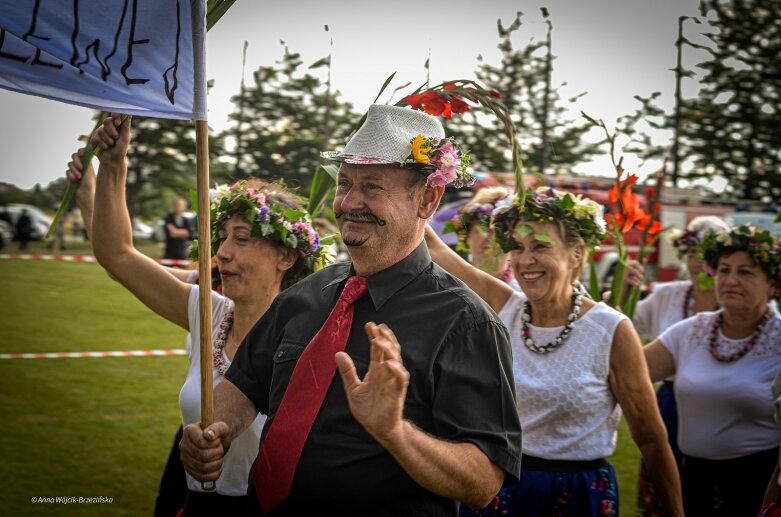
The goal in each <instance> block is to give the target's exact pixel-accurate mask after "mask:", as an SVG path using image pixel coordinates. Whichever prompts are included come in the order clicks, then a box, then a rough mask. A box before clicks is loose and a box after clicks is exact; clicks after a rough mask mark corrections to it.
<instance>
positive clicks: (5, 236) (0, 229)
mask: <svg viewBox="0 0 781 517" xmlns="http://www.w3.org/2000/svg"><path fill="white" fill-rule="evenodd" d="M12 240H14V229H13V228H11V225H10V224H8V222H6V221H0V249H3V248H4V247H6V246H8V244H10V243H11V241H12Z"/></svg>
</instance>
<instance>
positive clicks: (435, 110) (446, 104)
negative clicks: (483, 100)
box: [404, 83, 469, 118]
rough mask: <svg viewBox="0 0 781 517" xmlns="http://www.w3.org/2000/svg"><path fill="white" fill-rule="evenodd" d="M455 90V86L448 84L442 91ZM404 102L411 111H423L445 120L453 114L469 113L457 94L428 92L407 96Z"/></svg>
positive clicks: (467, 107) (466, 105)
mask: <svg viewBox="0 0 781 517" xmlns="http://www.w3.org/2000/svg"><path fill="white" fill-rule="evenodd" d="M455 88H457V85H455V84H453V83H450V84H446V85H445V86H444V88H443V91H450V90H453V89H455ZM404 102H406V103H407V104H408V105H409V106H411V107H412V108H413V109H416V110H419V111H424V112H426V113H428V114H429V115H434V116H435V117H436V116H439V115H442V116H443V117H445V118H450V117H452V116H453V113H465V112H467V111H469V105H468V104H467V103H466V102H464V101H463V100H461V97H460V96H459V95H458V94H457V93H453V94H445V95H443V94H441V93H439V92H437V91H435V90H428V91H425V92H423V93H418V94H413V95H408V96H407V97H406V98H405V99H404Z"/></svg>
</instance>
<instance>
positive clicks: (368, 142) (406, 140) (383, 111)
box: [322, 104, 445, 170]
mask: <svg viewBox="0 0 781 517" xmlns="http://www.w3.org/2000/svg"><path fill="white" fill-rule="evenodd" d="M418 135H423V136H424V137H426V138H436V139H438V140H439V139H442V138H445V130H444V128H443V127H442V124H441V123H440V122H439V120H437V119H436V118H435V117H432V116H431V115H427V114H426V113H423V112H422V111H417V110H413V109H409V108H399V107H397V106H386V105H383V104H372V105H371V106H369V113H368V115H367V116H366V121H365V122H364V123H363V125H362V126H361V128H360V129H359V130H358V131H356V132H355V134H354V135H353V136H352V138H350V140H349V142H347V145H346V146H344V149H343V150H341V151H330V152H325V153H322V157H323V158H326V159H328V160H334V161H337V162H346V163H355V164H362V165H367V164H395V165H399V166H405V162H406V161H407V157H408V156H409V154H410V142H411V141H412V140H413V139H414V138H415V137H416V136H418ZM408 165H412V164H407V166H408ZM414 165H415V168H416V169H431V170H434V168H435V167H434V166H433V165H429V166H427V167H426V166H423V164H417V163H416V164H414Z"/></svg>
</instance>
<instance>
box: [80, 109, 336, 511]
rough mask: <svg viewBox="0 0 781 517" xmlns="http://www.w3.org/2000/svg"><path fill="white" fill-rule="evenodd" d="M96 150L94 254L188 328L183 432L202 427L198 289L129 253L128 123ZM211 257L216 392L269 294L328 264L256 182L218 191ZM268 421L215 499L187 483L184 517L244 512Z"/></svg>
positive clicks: (244, 437)
mask: <svg viewBox="0 0 781 517" xmlns="http://www.w3.org/2000/svg"><path fill="white" fill-rule="evenodd" d="M92 144H93V146H95V147H96V148H100V149H102V150H103V152H102V154H101V155H100V168H99V170H98V177H97V182H96V190H95V204H94V214H93V218H92V237H93V250H94V252H95V257H96V258H97V259H98V261H99V262H100V264H101V265H102V266H103V267H104V268H106V270H107V271H108V272H109V273H110V274H111V275H112V276H113V277H114V278H115V279H116V280H117V281H119V282H120V283H121V284H122V285H124V286H125V287H126V288H127V289H128V290H130V291H131V292H132V293H133V294H134V295H135V296H136V297H137V298H138V299H139V300H141V301H142V302H143V303H144V304H146V305H147V306H148V307H149V308H150V309H152V310H153V311H155V312H157V313H158V314H159V315H161V316H163V317H164V318H166V319H168V320H169V321H171V322H173V323H176V324H177V325H179V326H181V327H183V328H185V329H187V330H188V331H189V332H190V335H191V337H192V339H191V340H190V342H191V345H192V349H191V350H188V357H189V359H190V370H189V372H188V376H187V379H186V380H185V383H184V386H183V387H182V391H181V393H180V397H179V401H180V406H181V410H182V420H183V423H184V425H188V424H191V423H193V422H199V421H200V420H201V415H200V350H199V344H200V334H199V332H200V331H199V321H200V315H199V303H198V299H199V298H198V293H199V286H197V285H192V284H189V283H186V282H184V281H182V280H180V279H179V278H177V277H175V276H174V275H173V274H171V273H170V272H169V271H167V270H166V269H165V268H163V267H162V266H161V265H159V264H158V263H157V262H155V261H154V260H152V259H150V258H148V257H146V256H145V255H143V254H141V253H140V252H139V251H137V250H136V249H135V248H134V247H133V241H132V233H131V230H130V221H129V217H128V213H127V206H126V203H125V179H126V176H127V164H126V161H125V156H126V153H127V150H128V146H129V144H130V117H128V119H127V120H126V121H125V122H124V123H121V122H120V118H119V117H118V116H117V115H113V116H112V117H111V118H109V119H107V120H106V121H105V122H104V124H103V126H101V128H100V129H99V130H98V131H96V132H95V133H94V134H93V137H92ZM210 212H211V213H210V220H211V226H212V242H211V248H212V255H213V256H216V258H217V263H218V266H219V271H220V277H221V279H222V286H223V293H224V296H223V295H220V294H217V293H215V292H214V291H211V293H212V342H213V349H212V355H213V358H214V359H213V375H214V384H215V385H216V384H218V383H220V382H221V381H222V379H223V374H224V373H225V371H226V370H227V368H228V366H229V365H230V363H231V361H232V359H233V357H234V354H235V353H236V351H237V349H238V347H239V345H240V344H241V342H242V340H243V339H244V336H245V335H246V334H247V332H248V331H249V330H250V328H252V326H253V325H254V324H255V322H256V321H257V320H258V319H259V318H260V317H261V316H262V315H263V314H264V313H265V312H266V310H267V309H268V307H269V306H270V305H271V302H272V301H273V300H274V298H275V297H276V295H277V294H278V293H279V292H280V291H281V290H283V289H285V288H286V287H287V286H289V285H291V284H293V283H295V282H296V281H298V280H300V279H301V278H303V277H305V276H306V275H308V274H309V273H311V272H313V271H314V270H316V269H318V268H320V267H322V266H323V265H324V264H325V262H326V259H327V255H326V254H325V252H324V248H322V247H321V246H320V240H319V236H318V234H317V232H316V231H315V230H314V229H313V228H312V226H311V224H310V222H309V215H308V214H307V213H306V211H305V210H304V209H303V208H302V207H301V204H300V203H299V202H298V200H297V199H296V198H295V196H293V195H292V194H291V193H290V192H288V191H287V190H285V189H284V188H283V187H282V186H280V185H276V184H272V183H265V182H261V181H258V180H253V181H239V182H236V183H234V184H233V185H231V186H227V185H221V186H219V187H217V189H216V192H215V195H214V199H213V200H212V203H211V211H210ZM264 421H265V417H264V416H262V415H258V416H257V418H256V419H255V421H254V422H253V424H252V425H251V426H250V427H249V428H248V429H247V430H246V431H245V432H244V433H242V434H241V435H239V436H238V437H237V438H236V439H235V440H234V441H233V442H232V444H231V448H230V450H229V451H228V453H227V454H226V456H225V458H224V461H223V472H222V475H221V476H220V478H219V479H218V480H217V481H216V483H215V486H216V490H215V491H214V492H206V491H204V490H203V488H202V487H201V483H199V482H198V481H196V480H195V479H193V478H191V477H189V476H188V480H187V484H188V489H189V490H188V495H187V501H186V504H185V508H184V514H185V515H235V514H238V513H241V512H242V511H243V510H244V508H245V505H246V493H247V484H248V481H247V479H248V474H249V471H250V467H251V465H252V462H253V461H254V459H255V457H256V456H257V450H258V449H257V447H258V442H259V439H260V433H261V430H262V428H263V423H264Z"/></svg>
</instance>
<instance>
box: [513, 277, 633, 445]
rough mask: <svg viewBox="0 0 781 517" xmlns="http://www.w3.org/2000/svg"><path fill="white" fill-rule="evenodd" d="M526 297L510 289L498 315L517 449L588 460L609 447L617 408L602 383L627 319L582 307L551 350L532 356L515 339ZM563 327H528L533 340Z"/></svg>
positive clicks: (552, 334) (607, 309)
mask: <svg viewBox="0 0 781 517" xmlns="http://www.w3.org/2000/svg"><path fill="white" fill-rule="evenodd" d="M525 299H526V297H525V296H524V295H523V294H521V293H518V292H515V293H513V294H512V295H511V296H510V298H509V300H507V303H506V304H505V305H504V307H503V308H502V310H501V311H500V312H499V317H500V318H501V320H502V322H504V324H505V325H506V326H507V330H508V331H509V332H510V342H511V344H512V348H513V374H514V376H515V391H516V400H517V403H516V404H517V409H518V416H519V418H520V421H521V427H522V429H523V453H524V454H528V455H531V456H536V457H539V458H545V459H551V460H593V459H597V458H603V457H605V456H610V455H611V454H613V452H614V451H615V447H616V439H617V429H618V423H619V420H620V418H621V409H620V408H619V406H618V404H617V403H616V399H615V397H614V396H613V393H612V391H611V390H610V385H609V384H608V375H609V373H610V350H611V347H612V344H613V334H614V333H615V330H616V328H617V327H618V324H619V323H620V322H621V321H623V320H625V319H627V317H626V316H624V315H623V314H621V313H620V312H618V311H616V310H614V309H612V308H610V307H609V306H607V305H606V304H604V303H598V304H597V305H596V306H594V307H592V308H591V309H590V310H589V311H587V312H586V313H585V314H584V315H583V316H581V317H580V319H578V320H577V322H576V323H575V326H574V327H573V329H572V332H571V333H570V336H569V338H568V339H567V340H566V341H565V342H564V343H563V344H562V345H561V346H560V347H559V348H557V349H556V350H553V351H552V352H549V353H547V354H544V355H542V354H537V353H534V352H532V351H531V350H529V349H528V348H526V346H525V345H524V344H523V341H522V338H521V328H522V325H521V311H522V309H523V302H524V301H525ZM563 328H564V327H563V326H562V327H551V328H543V327H535V326H534V325H529V329H530V330H531V335H532V339H534V341H535V343H539V344H544V343H548V342H550V341H553V340H554V339H555V338H556V336H558V335H559V333H560V332H561V330H562V329H563Z"/></svg>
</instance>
